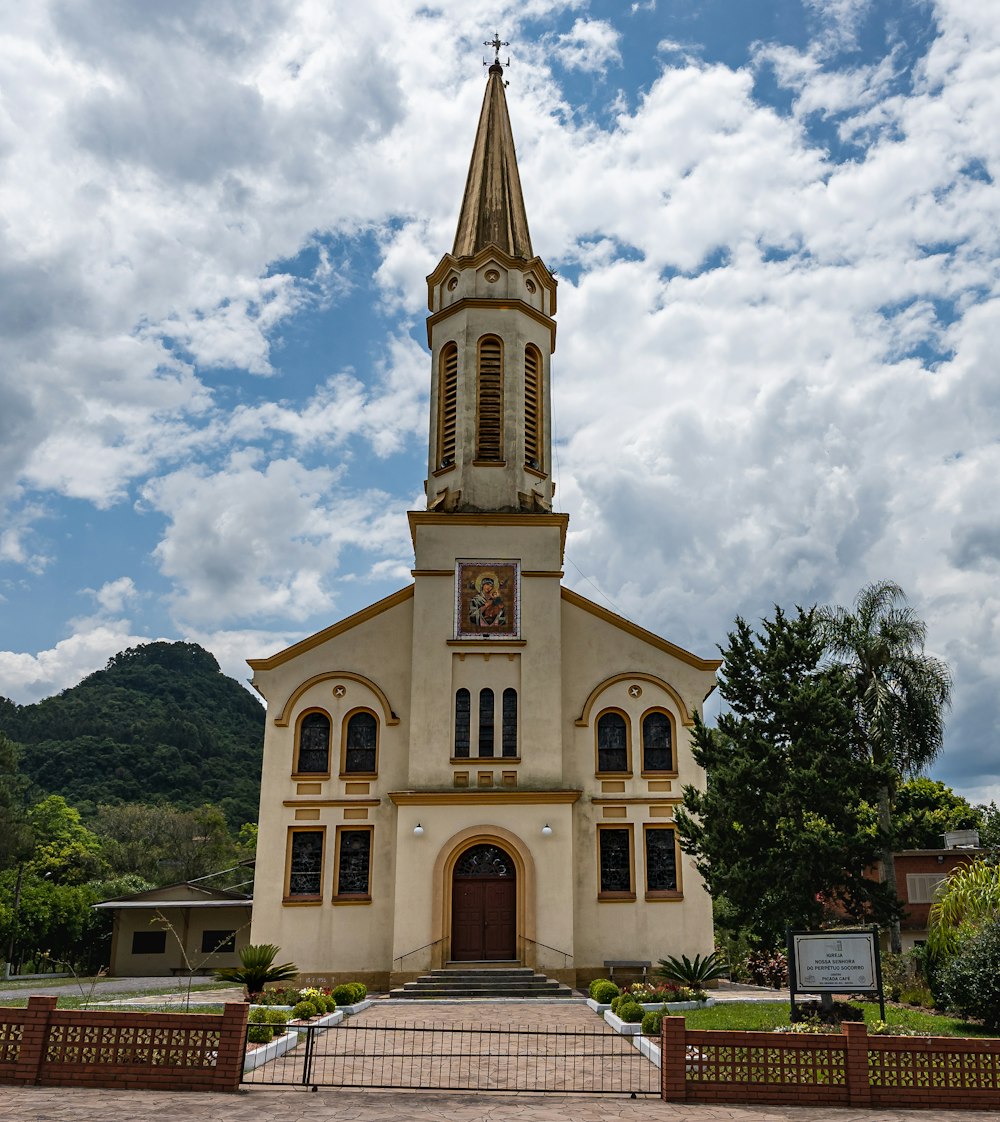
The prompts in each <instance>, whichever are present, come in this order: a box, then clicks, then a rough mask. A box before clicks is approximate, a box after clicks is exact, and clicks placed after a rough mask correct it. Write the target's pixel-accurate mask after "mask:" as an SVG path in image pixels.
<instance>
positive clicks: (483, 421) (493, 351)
mask: <svg viewBox="0 0 1000 1122" xmlns="http://www.w3.org/2000/svg"><path fill="white" fill-rule="evenodd" d="M476 386H477V397H476V459H477V460H485V461H487V462H489V461H494V462H499V461H502V460H503V343H501V341H500V340H499V339H498V338H497V337H496V336H495V335H484V336H483V338H482V339H480V340H479V348H478V355H477V363H476Z"/></svg>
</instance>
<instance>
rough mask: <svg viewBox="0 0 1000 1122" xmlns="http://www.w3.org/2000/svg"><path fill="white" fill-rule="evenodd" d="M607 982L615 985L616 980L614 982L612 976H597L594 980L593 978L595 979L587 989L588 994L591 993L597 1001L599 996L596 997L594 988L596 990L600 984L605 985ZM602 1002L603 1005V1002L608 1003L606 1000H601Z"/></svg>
mask: <svg viewBox="0 0 1000 1122" xmlns="http://www.w3.org/2000/svg"><path fill="white" fill-rule="evenodd" d="M605 984H607V985H609V986H612V985H614V982H612V981H611V979H610V978H595V979H594V980H593V981H592V982H591V983H590V986H589V987H588V989H587V993H588V995H589V996H590V997H593V998H594V1000H595V1001H596V1000H597V998H596V997H594V990H595V989H597V987H598V986H603V985H605ZM601 1004H602V1005H603V1004H606V1003H605V1002H601Z"/></svg>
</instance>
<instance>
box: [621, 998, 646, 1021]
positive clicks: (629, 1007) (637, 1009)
mask: <svg viewBox="0 0 1000 1122" xmlns="http://www.w3.org/2000/svg"><path fill="white" fill-rule="evenodd" d="M645 1015H646V1010H645V1009H643V1007H642V1006H641V1005H640V1004H639V1003H638V1001H633V1000H632V998H628V999H627V1000H625V1001H623V1002H622V1003H621V1005H619V1006H618V1017H619V1018H620V1019H621V1020H623V1021H625V1022H626V1024H630V1025H637V1024H638V1023H639V1022H640V1021H641V1020H642V1018H643V1017H645Z"/></svg>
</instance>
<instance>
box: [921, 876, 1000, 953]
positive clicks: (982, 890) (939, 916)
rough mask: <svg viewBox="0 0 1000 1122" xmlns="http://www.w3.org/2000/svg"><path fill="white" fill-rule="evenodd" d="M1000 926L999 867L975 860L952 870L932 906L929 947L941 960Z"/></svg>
mask: <svg viewBox="0 0 1000 1122" xmlns="http://www.w3.org/2000/svg"><path fill="white" fill-rule="evenodd" d="M990 923H1000V866H998V865H992V864H988V863H987V862H985V861H972V862H970V863H969V864H968V865H959V866H958V868H957V869H953V870H952V872H951V874H950V875H949V877H948V879H947V881H945V885H944V889H943V891H942V892H941V895H940V896H939V897H938V898H937V899H936V900H935V901H934V903H933V904H931V910H930V916H929V918H928V928H927V944H928V946H929V947H930V950H931V953H932V954H934V955H935V956H937V957H940V958H946V957H947V956H948V955H951V954H954V952H955V951H956V950H957V948H958V945H959V943H960V942H961V941H962V939H963V938H965V937H967V936H969V935H972V934H974V933H975V932H976V931H978V930H979V929H980V928H982V927H983V926H985V925H986V924H990Z"/></svg>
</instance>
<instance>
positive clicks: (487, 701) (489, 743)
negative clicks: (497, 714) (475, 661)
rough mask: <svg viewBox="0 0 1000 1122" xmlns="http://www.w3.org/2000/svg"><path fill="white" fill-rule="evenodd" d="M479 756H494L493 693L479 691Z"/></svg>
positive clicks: (489, 690) (488, 690) (486, 690)
mask: <svg viewBox="0 0 1000 1122" xmlns="http://www.w3.org/2000/svg"><path fill="white" fill-rule="evenodd" d="M479 754H480V756H492V755H493V691H492V690H491V689H485V690H480V691H479Z"/></svg>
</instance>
